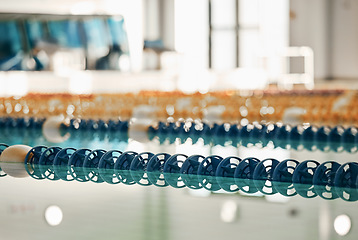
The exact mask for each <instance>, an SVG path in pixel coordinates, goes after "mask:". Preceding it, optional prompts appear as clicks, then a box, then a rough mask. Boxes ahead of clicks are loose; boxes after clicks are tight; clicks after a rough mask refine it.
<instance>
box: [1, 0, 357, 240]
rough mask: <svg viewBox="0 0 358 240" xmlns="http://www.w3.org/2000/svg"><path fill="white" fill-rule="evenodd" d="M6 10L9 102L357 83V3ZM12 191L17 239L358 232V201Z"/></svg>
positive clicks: (35, 2)
mask: <svg viewBox="0 0 358 240" xmlns="http://www.w3.org/2000/svg"><path fill="white" fill-rule="evenodd" d="M0 6H1V7H0V96H22V95H25V94H27V93H29V92H47V93H62V92H69V93H75V94H82V93H86V94H87V93H113V92H137V91H140V90H162V91H174V90H180V91H183V92H186V93H193V92H197V91H199V92H201V93H206V92H208V91H211V90H246V89H250V90H255V89H269V88H278V89H292V88H300V89H301V88H303V89H313V88H318V89H319V88H340V87H343V88H358V81H357V80H358V68H357V66H358V28H357V27H356V25H355V23H357V22H358V1H356V0H194V1H193V0H130V1H128V0H88V1H82V0H61V1H58V0H17V1H8V0H0ZM20 134H22V133H20ZM10 135H13V134H12V133H10V134H9V136H10ZM9 136H5V135H4V136H3V137H4V138H7V139H9V138H10V137H11V136H10V137H9ZM21 136H22V135H21ZM27 137H28V139H34V137H33V136H27ZM29 141H30V140H29ZM36 144H43V142H38V143H36ZM66 144H68V143H66ZM76 144H77V145H78V146H79V147H88V146H90V147H93V148H95V147H98V146H100V147H103V148H104V149H117V148H118V149H119V148H123V149H121V150H127V149H128V148H129V149H130V150H135V151H138V152H141V151H152V152H169V153H171V154H174V153H178V152H180V153H183V152H184V153H186V154H194V153H198V152H200V154H203V155H209V154H218V155H221V156H226V155H227V156H229V155H238V156H240V157H242V158H244V157H248V156H251V157H252V156H255V157H258V158H260V159H263V158H265V157H267V156H270V157H276V158H277V159H279V160H283V159H287V158H294V159H300V160H303V159H311V158H314V159H316V160H317V161H319V162H324V161H327V160H342V162H348V161H356V156H357V154H350V153H343V155H342V153H335V152H320V151H316V152H314V153H313V152H311V151H306V150H304V151H300V152H298V151H295V150H294V149H290V150H287V149H274V150H272V149H271V150H270V149H257V148H255V147H254V148H244V147H242V148H239V149H238V148H236V147H232V146H231V147H228V146H208V145H205V146H204V145H203V144H201V145H200V144H199V145H193V144H190V143H184V144H177V145H176V146H174V145H160V144H159V143H153V142H151V143H147V144H139V143H138V142H135V141H131V142H128V143H127V142H125V143H121V144H122V145H125V146H122V145H120V144H119V143H117V142H104V141H97V140H96V141H95V140H93V138H91V137H88V139H85V138H84V139H80V140H78V141H77V142H76ZM29 145H30V144H29ZM128 146H129V147H128ZM64 147H65V146H64ZM120 185H121V184H120ZM0 186H2V188H1V189H2V198H1V199H0V213H1V216H3V217H2V218H0V223H1V224H0V225H1V226H2V227H0V230H1V231H0V232H1V236H4V237H5V238H4V239H20V238H23V239H48V238H49V237H51V238H52V239H63V238H64V237H72V238H76V239H93V238H98V237H103V236H104V238H105V239H117V238H118V237H125V238H128V239H163V240H164V239H183V238H188V239H194V238H196V239H201V238H202V237H203V235H204V236H205V237H206V239H217V238H222V237H223V236H226V237H228V238H229V237H230V238H234V237H235V238H236V237H238V236H240V235H241V236H243V238H245V239H263V238H265V239H288V238H290V239H320V240H328V239H356V238H357V234H358V228H357V226H356V223H357V221H358V215H357V214H358V213H357V211H356V209H357V203H356V202H346V201H343V200H342V199H336V200H331V201H326V200H324V199H323V198H318V197H317V198H314V199H304V198H303V197H301V196H295V197H291V198H287V197H283V196H277V195H273V196H263V195H262V194H256V195H251V196H247V195H245V194H242V193H237V194H236V193H235V194H231V193H226V192H217V193H211V192H209V191H193V190H190V189H187V188H186V189H180V190H179V189H174V188H164V189H163V188H162V189H161V188H156V187H147V188H143V187H141V186H138V185H134V186H125V185H123V184H122V185H121V186H119V185H116V186H114V185H109V184H94V183H88V184H87V183H85V184H82V183H78V182H73V183H71V184H69V183H67V182H64V181H57V182H54V181H47V180H45V181H37V180H34V179H31V178H27V179H17V178H11V177H6V178H3V179H1V182H0ZM24 186H26V187H24ZM54 189H55V190H54ZM94 193H95V194H94ZM52 226H56V227H55V228H52Z"/></svg>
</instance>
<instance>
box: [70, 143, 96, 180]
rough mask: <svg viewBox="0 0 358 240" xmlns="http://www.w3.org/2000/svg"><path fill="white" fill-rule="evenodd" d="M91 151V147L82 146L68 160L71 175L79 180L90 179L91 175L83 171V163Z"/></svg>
mask: <svg viewBox="0 0 358 240" xmlns="http://www.w3.org/2000/svg"><path fill="white" fill-rule="evenodd" d="M90 153H91V150H90V149H86V148H82V149H78V150H77V151H76V152H74V153H73V154H72V155H71V157H70V159H69V160H68V167H69V171H70V174H71V176H72V177H73V178H74V179H75V180H77V181H79V182H87V181H89V177H88V176H87V174H85V173H84V171H83V163H84V161H85V158H86V156H87V155H88V154H90Z"/></svg>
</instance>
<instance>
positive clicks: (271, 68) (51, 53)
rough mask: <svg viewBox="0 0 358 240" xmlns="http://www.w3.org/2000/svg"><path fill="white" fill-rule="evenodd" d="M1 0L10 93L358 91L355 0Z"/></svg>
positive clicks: (2, 59)
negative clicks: (329, 88) (346, 86)
mask: <svg viewBox="0 0 358 240" xmlns="http://www.w3.org/2000/svg"><path fill="white" fill-rule="evenodd" d="M1 2H2V4H1V6H2V7H1V10H0V13H1V14H0V15H1V16H0V31H1V32H2V33H5V34H1V37H0V43H1V49H0V70H2V72H0V82H1V84H2V85H3V86H5V87H4V88H2V90H0V94H10V95H11V94H14V93H15V94H19V95H21V94H24V93H26V92H28V91H34V90H37V91H41V89H42V86H43V83H42V82H45V83H44V84H48V83H49V82H52V83H53V84H55V85H56V88H51V87H46V88H45V89H46V91H64V90H67V91H72V92H75V93H89V92H96V91H97V92H103V91H131V90H133V86H132V85H131V84H128V83H132V82H133V81H132V80H133V79H135V81H136V84H135V85H136V86H137V88H138V86H141V88H143V89H151V88H157V89H159V90H181V91H185V92H194V91H200V92H206V91H209V90H212V89H215V90H220V89H263V88H267V87H268V86H271V85H274V86H276V85H277V86H278V87H279V88H283V89H288V88H292V87H294V86H295V85H298V84H299V85H302V86H304V87H306V88H308V89H312V88H314V86H315V84H316V87H319V86H320V85H319V84H324V85H325V86H327V85H328V86H332V87H336V86H337V84H338V85H340V84H346V83H348V84H350V86H353V87H354V86H356V82H357V81H354V80H356V79H357V78H358V70H357V67H356V65H357V64H358V50H357V49H358V32H357V29H356V28H355V26H354V24H352V23H354V22H356V21H357V19H356V18H357V16H358V15H357V12H358V2H357V1H354V0H314V1H308V0H226V1H219V0H197V1H194V2H192V1H189V0H133V1H130V2H128V1H123V0H119V1H113V0H92V1H90V0H89V1H80V0H75V1H69V0H63V1H55V2H54V1H49V0H31V1H16V2H9V1H5V0H2V1H1ZM84 70H85V71H84ZM95 70H107V71H100V72H98V71H95ZM8 71H10V73H9V72H8ZM14 71H15V72H14ZM23 71H27V72H26V74H25V73H24V72H23ZM74 79H76V80H74ZM79 79H81V80H79ZM98 79H101V81H105V83H107V84H98V83H97V82H98ZM113 79H115V80H113ZM247 79H250V81H247ZM41 80H43V81H41ZM153 81H154V83H155V84H153ZM9 82H11V83H16V84H15V85H14V86H15V87H14V86H13V85H12V84H11V83H9ZM19 83H20V85H21V86H22V87H20V88H18V87H17V86H18V85H19ZM82 83H85V84H82ZM138 83H139V84H138ZM53 84H49V85H50V86H52V85H53ZM317 84H318V85H317ZM108 85H111V86H113V88H108V87H103V86H108ZM77 86H81V88H79V87H77ZM13 88H16V89H17V90H16V89H13Z"/></svg>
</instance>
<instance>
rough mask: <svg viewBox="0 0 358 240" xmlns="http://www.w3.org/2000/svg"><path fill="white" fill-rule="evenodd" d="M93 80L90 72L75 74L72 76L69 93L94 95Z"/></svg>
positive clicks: (77, 72)
mask: <svg viewBox="0 0 358 240" xmlns="http://www.w3.org/2000/svg"><path fill="white" fill-rule="evenodd" d="M92 80H93V79H92V75H91V74H90V73H88V72H81V71H76V72H73V73H72V75H71V76H70V84H69V92H70V93H73V94H90V93H92V87H93V83H92Z"/></svg>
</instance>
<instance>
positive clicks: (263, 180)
mask: <svg viewBox="0 0 358 240" xmlns="http://www.w3.org/2000/svg"><path fill="white" fill-rule="evenodd" d="M6 148H7V145H5V144H0V149H2V150H4V149H6ZM24 163H25V168H26V171H27V172H28V174H29V175H30V176H31V177H32V178H35V179H38V180H40V179H49V180H53V181H55V180H59V179H62V180H65V181H73V180H76V181H80V182H87V181H92V182H96V183H101V182H107V183H110V184H118V183H123V184H126V185H131V184H135V183H136V184H139V185H142V186H149V185H155V186H158V187H166V186H172V187H175V188H183V187H188V188H191V189H199V188H205V189H207V190H209V191H217V190H220V189H223V190H225V191H229V192H235V191H238V190H241V191H243V192H246V193H255V192H261V193H263V194H265V195H270V194H275V193H280V194H282V195H284V196H294V195H297V194H298V195H300V196H302V197H305V198H312V197H316V196H317V195H318V196H320V197H322V198H325V199H335V198H338V197H340V198H342V199H344V200H347V201H356V200H358V163H356V162H349V163H344V164H340V163H337V162H333V161H328V162H324V163H321V164H320V163H318V162H317V161H314V160H307V161H303V162H298V161H297V160H294V159H286V160H284V161H281V162H279V161H278V160H276V159H272V158H269V159H264V160H262V161H260V160H259V159H256V158H245V159H240V158H238V157H236V156H230V157H227V158H222V157H221V156H217V155H211V156H207V157H204V156H201V155H192V156H187V155H185V154H174V155H170V154H168V153H158V154H154V153H151V152H143V153H136V152H133V151H127V152H121V151H118V150H111V151H105V150H103V149H96V150H90V149H75V148H60V147H46V146H36V147H33V148H32V149H31V150H30V151H29V152H28V154H27V155H26V157H25V159H24Z"/></svg>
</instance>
